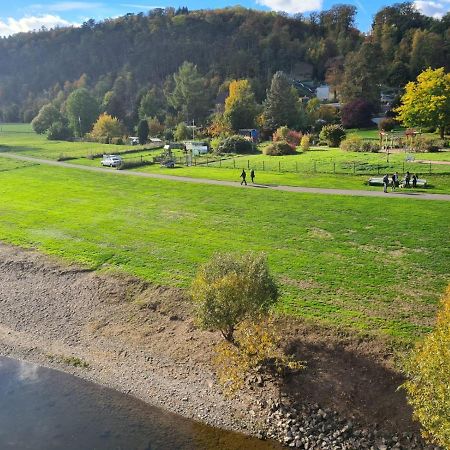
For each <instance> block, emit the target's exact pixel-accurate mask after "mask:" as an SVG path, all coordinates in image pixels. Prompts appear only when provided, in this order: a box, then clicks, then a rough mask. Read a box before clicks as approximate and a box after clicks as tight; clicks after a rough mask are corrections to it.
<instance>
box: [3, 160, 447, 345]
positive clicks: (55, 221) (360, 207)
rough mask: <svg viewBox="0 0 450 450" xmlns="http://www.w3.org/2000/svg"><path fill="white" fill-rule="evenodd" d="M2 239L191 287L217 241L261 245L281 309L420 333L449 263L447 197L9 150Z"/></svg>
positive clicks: (400, 333) (410, 336) (221, 245)
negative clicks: (185, 172)
mask: <svg viewBox="0 0 450 450" xmlns="http://www.w3.org/2000/svg"><path fill="white" fill-rule="evenodd" d="M0 198H1V202H0V239H1V240H2V241H4V242H9V243H12V244H17V245H21V246H24V247H35V248H37V249H39V250H41V251H43V252H45V253H49V254H53V255H57V256H60V257H62V258H65V259H67V260H69V261H76V262H79V263H82V264H85V265H87V266H88V267H91V268H94V269H101V270H109V269H114V270H117V269H119V270H121V271H124V272H126V273H129V274H132V275H136V276H139V277H142V278H144V279H146V280H149V281H151V282H153V283H157V284H163V285H168V286H181V287H187V286H188V285H189V284H190V281H191V279H192V277H193V275H194V273H195V271H196V269H197V267H198V265H199V264H201V263H202V262H204V261H206V260H207V259H208V258H209V257H210V256H211V255H212V254H213V253H214V252H217V251H234V252H244V251H248V250H255V251H264V252H266V253H267V255H268V258H269V263H270V266H271V268H272V270H273V272H274V273H275V274H276V276H277V278H278V279H279V280H280V284H281V289H282V297H281V300H280V303H279V306H278V311H279V312H283V313H286V314H289V315H297V316H301V317H304V318H306V319H309V320H313V321H315V322H321V323H325V324H327V325H330V326H336V327H348V328H351V329H353V330H359V331H362V332H368V333H371V334H372V333H373V334H378V335H383V336H390V337H393V338H394V339H396V340H398V341H407V342H408V341H411V340H414V339H415V338H416V337H417V336H419V335H421V334H422V333H424V332H425V331H427V330H429V329H430V327H431V326H432V325H433V320H434V315H435V310H436V303H437V300H438V298H439V295H440V293H441V292H442V290H443V288H444V286H445V284H446V282H447V277H448V272H449V270H448V269H449V249H448V231H449V219H450V216H449V208H448V203H447V202H438V201H419V200H415V201H410V200H407V199H406V200H402V199H394V198H389V199H385V198H360V197H336V196H330V197H328V196H323V195H322V196H315V195H308V194H293V193H288V192H275V191H267V190H264V189H244V188H243V189H236V188H229V187H222V186H209V185H195V184H188V183H179V182H169V181H163V180H151V179H140V178H138V177H117V176H114V175H112V174H109V173H108V172H107V171H105V173H89V172H84V171H80V170H76V169H63V168H59V167H48V166H36V165H29V164H23V165H22V163H16V162H14V163H13V164H11V161H9V160H8V161H5V160H4V159H0Z"/></svg>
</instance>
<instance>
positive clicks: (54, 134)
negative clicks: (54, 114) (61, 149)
mask: <svg viewBox="0 0 450 450" xmlns="http://www.w3.org/2000/svg"><path fill="white" fill-rule="evenodd" d="M72 136H73V133H72V130H71V129H70V128H69V127H68V126H66V125H65V124H63V123H62V122H54V123H52V124H51V125H50V128H49V129H48V131H47V139H49V140H50V141H66V140H67V139H69V138H71V137H72Z"/></svg>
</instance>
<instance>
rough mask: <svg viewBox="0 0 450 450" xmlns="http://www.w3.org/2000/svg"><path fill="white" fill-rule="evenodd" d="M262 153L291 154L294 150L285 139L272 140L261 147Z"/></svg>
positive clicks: (273, 154) (272, 154)
mask: <svg viewBox="0 0 450 450" xmlns="http://www.w3.org/2000/svg"><path fill="white" fill-rule="evenodd" d="M263 153H264V154H265V155H268V156H283V155H292V154H294V153H295V150H293V149H292V146H290V145H289V144H288V143H287V142H286V141H279V142H272V143H271V144H269V145H267V146H266V147H264V148H263Z"/></svg>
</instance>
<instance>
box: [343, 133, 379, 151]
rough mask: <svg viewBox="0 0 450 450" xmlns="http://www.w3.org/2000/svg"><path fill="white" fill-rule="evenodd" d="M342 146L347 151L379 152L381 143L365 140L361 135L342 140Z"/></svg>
mask: <svg viewBox="0 0 450 450" xmlns="http://www.w3.org/2000/svg"><path fill="white" fill-rule="evenodd" d="M340 148H341V150H344V151H346V152H363V153H377V152H379V151H380V145H379V144H377V143H375V142H371V141H363V140H362V139H361V138H360V137H359V136H349V137H348V138H347V139H345V140H344V141H342V142H341V145H340Z"/></svg>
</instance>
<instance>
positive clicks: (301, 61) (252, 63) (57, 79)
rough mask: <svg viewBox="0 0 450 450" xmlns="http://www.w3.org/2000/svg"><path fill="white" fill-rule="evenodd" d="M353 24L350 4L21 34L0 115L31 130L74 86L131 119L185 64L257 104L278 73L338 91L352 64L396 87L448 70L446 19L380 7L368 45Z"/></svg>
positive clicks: (5, 69)
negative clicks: (293, 12) (307, 12)
mask: <svg viewBox="0 0 450 450" xmlns="http://www.w3.org/2000/svg"><path fill="white" fill-rule="evenodd" d="M354 17H355V8H354V7H353V6H349V5H347V6H346V5H339V6H336V7H334V8H332V9H331V10H328V11H324V12H321V13H318V14H313V15H311V17H308V18H307V19H306V18H303V17H301V16H298V17H288V16H286V15H282V14H276V13H266V12H261V11H254V10H248V9H244V8H240V7H235V8H229V9H221V10H205V11H194V12H189V11H187V9H186V8H182V9H179V10H178V11H175V10H174V9H172V8H167V9H164V10H163V9H156V10H152V11H151V12H150V13H148V14H129V15H126V16H123V17H120V18H117V19H108V20H105V21H103V22H100V23H95V22H94V21H92V20H91V21H88V22H86V23H84V24H83V26H81V27H80V28H62V29H55V30H50V31H47V30H42V31H39V32H32V33H20V34H17V35H14V36H12V37H8V38H3V39H1V40H0V112H1V113H2V118H3V120H6V121H12V120H26V121H29V120H31V118H33V117H34V116H35V115H36V114H37V112H38V111H39V108H40V107H41V106H42V105H43V104H45V103H48V101H53V100H54V99H56V98H58V96H60V97H63V96H64V95H66V94H67V92H68V91H70V89H72V88H74V87H79V86H80V85H82V86H85V87H87V88H88V89H89V90H90V91H91V92H92V93H93V94H94V95H95V96H96V97H97V99H98V100H99V102H105V95H109V98H111V95H113V94H111V93H114V91H115V90H117V91H118V90H119V89H120V90H121V96H122V100H121V102H122V103H123V104H122V105H121V108H122V109H124V110H129V109H130V108H132V106H131V105H134V104H136V103H137V101H138V99H137V97H139V95H141V96H142V95H143V94H142V93H143V92H144V91H145V90H148V89H151V88H153V89H160V90H161V92H162V89H163V87H164V85H166V89H167V85H170V83H171V80H172V81H173V78H171V75H172V74H173V73H174V72H176V71H177V70H178V68H179V66H180V65H181V64H182V63H183V62H184V61H189V62H192V63H194V64H196V65H197V67H198V70H199V72H200V73H202V75H204V76H205V77H206V79H207V80H208V83H209V87H210V88H211V90H212V91H215V92H216V94H217V93H218V92H219V88H220V86H221V84H222V83H223V82H224V81H226V80H230V79H237V78H248V79H249V80H250V81H251V83H252V86H253V89H254V91H255V93H256V97H257V99H258V100H261V99H262V98H263V97H264V95H265V90H266V88H267V86H268V84H269V83H270V80H271V77H272V75H273V74H274V73H275V72H276V71H278V70H282V71H284V72H286V73H287V74H288V75H289V76H290V77H291V78H293V79H308V78H309V79H314V80H316V81H323V80H325V78H327V79H328V81H329V82H330V83H331V84H337V83H338V82H340V80H341V78H342V77H343V76H344V75H345V74H344V72H345V69H346V61H349V58H350V60H351V64H352V65H354V64H355V60H354V58H357V57H358V55H359V57H360V59H361V60H364V58H365V59H366V60H367V61H366V63H365V64H366V65H367V66H368V67H366V68H365V69H364V70H366V69H367V70H368V71H371V70H372V71H373V72H374V76H375V78H378V81H379V82H380V83H386V84H388V85H391V86H401V85H403V84H404V83H405V81H408V80H409V79H413V78H414V77H415V76H416V75H417V74H418V73H419V72H420V71H421V70H422V69H423V68H424V67H427V66H431V67H438V66H442V65H445V64H447V65H448V64H449V61H450V52H449V24H450V19H449V14H447V16H445V17H444V18H443V19H442V20H436V19H432V18H429V17H425V16H423V15H421V14H420V13H419V12H417V11H416V10H415V9H414V8H413V7H412V5H411V4H408V3H406V4H400V5H396V6H394V7H387V8H384V9H383V10H381V11H380V12H379V13H378V14H377V16H376V17H375V19H374V24H373V29H372V32H371V34H370V36H365V35H363V34H362V33H361V32H359V31H358V30H357V29H356V28H355V27H354ZM364 46H366V48H364V51H362V49H363V47H364ZM367 46H369V47H370V48H369V47H367ZM365 55H370V61H368V56H365ZM351 58H353V59H351ZM361 64H363V65H364V61H362V62H361ZM370 65H373V66H376V67H372V68H371V67H369V66H370ZM169 87H170V86H169Z"/></svg>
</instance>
